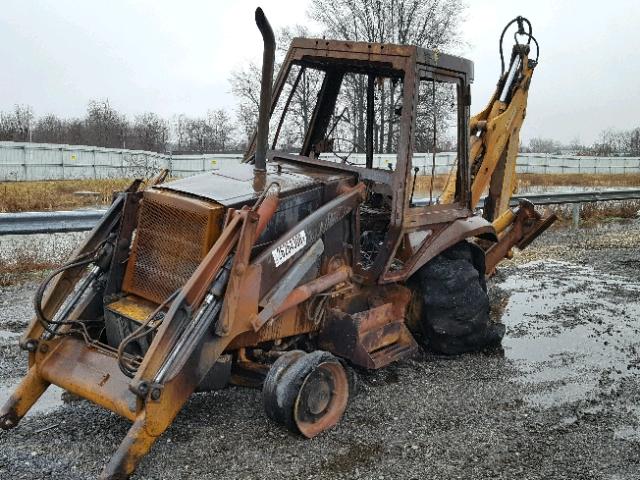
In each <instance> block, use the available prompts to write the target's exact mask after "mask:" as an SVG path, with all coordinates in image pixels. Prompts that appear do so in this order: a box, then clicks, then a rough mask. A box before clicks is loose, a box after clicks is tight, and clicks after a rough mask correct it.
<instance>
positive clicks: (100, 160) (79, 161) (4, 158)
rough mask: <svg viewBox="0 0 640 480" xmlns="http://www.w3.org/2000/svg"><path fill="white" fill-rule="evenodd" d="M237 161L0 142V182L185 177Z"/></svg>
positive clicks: (230, 157)
mask: <svg viewBox="0 0 640 480" xmlns="http://www.w3.org/2000/svg"><path fill="white" fill-rule="evenodd" d="M240 161H242V155H241V154H204V155H170V154H162V153H155V152H145V151H141V150H125V149H119V148H101V147H87V146H76V145H55V144H47V143H18V142H0V181H21V180H64V179H75V178H128V177H140V176H143V177H144V176H148V175H150V174H153V173H154V172H157V171H158V170H160V169H162V168H168V169H170V170H171V173H172V175H175V176H180V177H185V176H189V175H193V174H196V173H200V172H204V171H207V170H216V169H219V168H224V165H226V164H228V163H238V162H240Z"/></svg>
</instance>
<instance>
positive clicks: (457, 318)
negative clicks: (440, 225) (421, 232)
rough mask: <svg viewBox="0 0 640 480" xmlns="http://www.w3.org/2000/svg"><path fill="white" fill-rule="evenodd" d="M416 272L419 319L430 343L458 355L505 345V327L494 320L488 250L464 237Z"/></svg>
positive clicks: (438, 349) (427, 341)
mask: <svg viewBox="0 0 640 480" xmlns="http://www.w3.org/2000/svg"><path fill="white" fill-rule="evenodd" d="M416 275H417V280H418V282H417V285H418V292H417V293H418V294H419V295H420V296H421V300H422V308H421V315H420V319H419V322H418V325H419V328H420V330H421V333H422V335H423V337H424V339H425V340H426V342H425V343H426V346H427V347H428V348H429V349H431V350H434V351H436V352H438V353H443V354H446V355H457V354H461V353H465V352H473V351H481V350H489V349H495V348H497V347H499V346H500V342H501V340H502V337H503V336H504V331H505V327H504V325H502V324H496V323H492V322H491V321H490V318H489V310H490V305H489V296H488V295H487V287H486V282H485V279H484V253H483V252H482V251H480V249H479V248H478V247H476V246H475V245H472V244H469V243H468V242H466V241H463V242H460V243H458V244H456V245H454V246H453V247H451V248H449V249H447V250H445V251H444V252H442V253H441V254H440V255H438V256H437V257H435V258H433V259H432V260H431V261H429V262H428V263H427V264H426V265H424V266H423V267H422V268H421V269H420V270H418V272H417V273H416Z"/></svg>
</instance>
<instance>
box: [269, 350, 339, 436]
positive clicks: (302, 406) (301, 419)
mask: <svg viewBox="0 0 640 480" xmlns="http://www.w3.org/2000/svg"><path fill="white" fill-rule="evenodd" d="M331 372H333V374H332V375H329V374H331ZM318 375H320V377H325V378H326V377H327V375H329V376H330V377H332V378H330V379H329V380H330V382H329V383H330V384H331V385H333V386H337V387H339V388H336V389H335V391H334V389H333V388H331V387H328V388H327V392H329V393H330V392H334V393H335V394H333V393H331V394H330V395H329V397H328V398H327V399H326V405H323V406H322V407H321V408H318V409H317V410H316V409H314V408H313V406H310V404H309V398H310V397H308V396H307V395H305V394H308V393H309V389H311V390H313V386H312V385H309V384H308V382H310V381H311V382H313V380H315V379H316V378H315V377H316V376H318ZM334 380H337V381H338V382H337V384H334ZM349 383H350V382H349V378H348V375H347V372H346V371H345V369H344V367H343V366H342V364H341V363H340V361H339V360H338V359H337V358H336V357H334V356H333V355H332V354H330V353H329V352H325V351H322V350H316V351H314V352H311V353H307V354H305V353H304V352H300V351H299V350H294V351H291V352H287V353H285V354H284V355H282V356H281V357H280V358H279V359H278V360H276V361H275V362H274V364H273V365H272V367H271V369H270V370H269V373H268V374H267V377H266V378H265V381H264V384H263V387H262V402H263V406H264V410H265V413H266V414H267V416H268V417H269V418H270V419H271V420H273V421H275V422H276V423H279V424H280V425H283V426H285V427H286V428H287V429H288V430H289V431H291V432H293V433H297V434H301V435H303V436H304V437H307V438H312V437H314V436H316V435H317V434H319V433H321V432H322V431H324V430H326V429H328V428H331V427H332V426H334V425H335V424H336V423H337V422H338V421H339V420H340V418H341V417H342V414H343V412H344V410H345V408H346V406H347V403H348V399H349ZM305 389H307V390H305Z"/></svg>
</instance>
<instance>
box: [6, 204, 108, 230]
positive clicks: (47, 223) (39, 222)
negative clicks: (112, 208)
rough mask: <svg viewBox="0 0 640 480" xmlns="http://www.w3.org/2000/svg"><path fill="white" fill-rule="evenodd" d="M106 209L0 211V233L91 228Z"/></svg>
mask: <svg viewBox="0 0 640 480" xmlns="http://www.w3.org/2000/svg"><path fill="white" fill-rule="evenodd" d="M105 212H106V210H74V211H68V212H65V211H63V212H21V213H0V235H29V234H33V233H59V232H81V231H85V230H91V229H92V228H93V227H94V225H95V224H96V223H98V220H100V219H101V218H102V216H103V215H104V213H105Z"/></svg>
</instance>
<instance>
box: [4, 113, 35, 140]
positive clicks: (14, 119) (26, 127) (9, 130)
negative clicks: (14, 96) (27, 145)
mask: <svg viewBox="0 0 640 480" xmlns="http://www.w3.org/2000/svg"><path fill="white" fill-rule="evenodd" d="M32 128H33V109H32V108H31V107H30V106H28V105H15V107H14V109H13V111H12V112H0V140H8V141H13V142H29V141H31V139H32V134H33V131H32Z"/></svg>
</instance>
